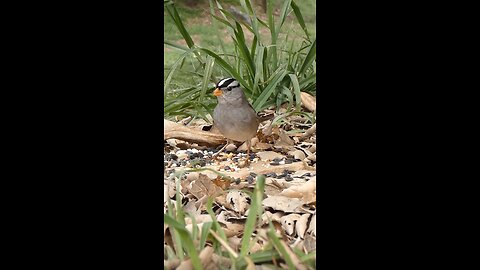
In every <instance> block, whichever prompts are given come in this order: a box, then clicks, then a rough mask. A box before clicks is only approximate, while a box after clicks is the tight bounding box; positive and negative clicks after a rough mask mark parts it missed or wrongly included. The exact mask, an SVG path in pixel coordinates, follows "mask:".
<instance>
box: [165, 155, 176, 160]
mask: <svg viewBox="0 0 480 270" xmlns="http://www.w3.org/2000/svg"><path fill="white" fill-rule="evenodd" d="M177 159H178V156H177V155H175V154H166V155H165V160H167V161H170V160H177Z"/></svg>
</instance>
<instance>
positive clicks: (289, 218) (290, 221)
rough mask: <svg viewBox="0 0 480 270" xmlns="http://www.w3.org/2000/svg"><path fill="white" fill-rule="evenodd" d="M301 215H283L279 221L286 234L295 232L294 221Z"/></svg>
mask: <svg viewBox="0 0 480 270" xmlns="http://www.w3.org/2000/svg"><path fill="white" fill-rule="evenodd" d="M300 217H301V216H300V215H299V214H290V215H286V216H283V217H282V218H281V219H280V221H281V223H282V227H283V228H284V229H285V232H286V233H287V234H288V235H292V234H293V233H294V232H295V221H297V220H298V219H299V218H300Z"/></svg>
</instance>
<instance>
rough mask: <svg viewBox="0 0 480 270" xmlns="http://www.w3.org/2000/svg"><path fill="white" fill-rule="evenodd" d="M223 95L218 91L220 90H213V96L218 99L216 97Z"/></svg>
mask: <svg viewBox="0 0 480 270" xmlns="http://www.w3.org/2000/svg"><path fill="white" fill-rule="evenodd" d="M222 94H223V91H222V90H220V89H218V88H217V89H215V91H213V95H214V96H216V97H218V96H221V95H222Z"/></svg>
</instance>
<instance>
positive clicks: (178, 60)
mask: <svg viewBox="0 0 480 270" xmlns="http://www.w3.org/2000/svg"><path fill="white" fill-rule="evenodd" d="M190 53H191V51H190V50H189V51H187V52H185V53H183V54H182V55H181V56H180V57H179V58H178V59H177V61H175V63H174V64H173V66H172V69H171V70H170V72H169V73H168V75H167V79H166V80H165V84H164V85H163V98H164V99H165V98H166V96H167V91H168V85H169V84H170V81H171V80H172V77H173V74H174V73H175V70H176V69H177V67H178V66H179V65H180V63H181V62H182V60H183V59H184V58H185V57H186V56H187V55H188V54H190Z"/></svg>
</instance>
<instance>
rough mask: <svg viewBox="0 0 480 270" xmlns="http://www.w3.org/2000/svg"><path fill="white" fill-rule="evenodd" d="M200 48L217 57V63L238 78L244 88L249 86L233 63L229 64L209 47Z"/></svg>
mask: <svg viewBox="0 0 480 270" xmlns="http://www.w3.org/2000/svg"><path fill="white" fill-rule="evenodd" d="M198 50H200V51H203V52H205V53H206V54H208V55H210V56H212V57H213V58H215V61H216V62H217V64H218V65H219V66H220V67H221V68H223V69H224V70H225V71H226V72H227V73H229V75H230V76H232V77H234V78H235V79H237V80H238V81H239V82H240V84H241V85H242V86H243V87H244V88H247V87H248V84H247V82H246V81H245V80H244V79H243V78H242V77H241V76H240V74H239V73H238V72H237V71H236V70H235V69H234V68H233V67H232V66H231V65H229V64H228V63H227V62H225V60H223V59H222V58H221V57H220V56H219V55H218V54H216V53H214V52H212V51H210V50H209V49H205V48H198ZM249 90H250V91H251V89H249Z"/></svg>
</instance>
